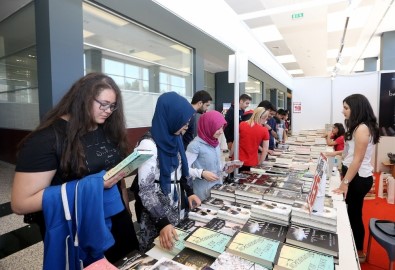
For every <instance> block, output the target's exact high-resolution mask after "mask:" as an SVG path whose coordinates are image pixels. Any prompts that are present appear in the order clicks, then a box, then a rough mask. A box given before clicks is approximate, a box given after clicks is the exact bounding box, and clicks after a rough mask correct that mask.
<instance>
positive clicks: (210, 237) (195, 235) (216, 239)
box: [185, 227, 231, 258]
mask: <svg viewBox="0 0 395 270" xmlns="http://www.w3.org/2000/svg"><path fill="white" fill-rule="evenodd" d="M230 239H231V237H230V236H229V235H226V234H223V233H220V232H216V231H213V230H210V229H207V228H203V227H200V228H197V229H196V230H195V231H194V232H192V233H191V234H190V235H189V236H188V237H187V238H185V247H188V248H191V249H194V250H196V251H199V252H202V253H205V254H208V255H210V256H213V257H215V258H216V257H218V255H219V254H221V253H222V252H224V251H225V247H226V245H227V244H228V242H229V240H230Z"/></svg>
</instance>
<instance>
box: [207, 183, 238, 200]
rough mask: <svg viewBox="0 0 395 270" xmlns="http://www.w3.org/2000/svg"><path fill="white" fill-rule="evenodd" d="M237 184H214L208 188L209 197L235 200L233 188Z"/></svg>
mask: <svg viewBox="0 0 395 270" xmlns="http://www.w3.org/2000/svg"><path fill="white" fill-rule="evenodd" d="M237 186H238V185H236V184H233V183H232V184H224V185H215V186H213V187H212V188H211V190H210V197H212V198H217V199H221V200H224V201H230V202H235V201H236V197H235V190H236V188H237Z"/></svg>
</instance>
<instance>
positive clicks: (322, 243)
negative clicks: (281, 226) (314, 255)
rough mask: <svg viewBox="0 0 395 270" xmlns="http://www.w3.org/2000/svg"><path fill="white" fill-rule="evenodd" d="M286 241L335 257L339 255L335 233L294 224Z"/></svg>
mask: <svg viewBox="0 0 395 270" xmlns="http://www.w3.org/2000/svg"><path fill="white" fill-rule="evenodd" d="M285 242H286V243H288V244H292V245H295V246H299V247H303V248H307V249H311V250H314V251H318V252H321V253H325V254H327V255H331V256H334V257H338V256H339V246H338V238H337V234H335V233H331V232H326V231H323V230H318V229H314V228H310V227H306V226H301V225H294V224H293V225H291V227H290V229H289V231H288V233H287V236H286V241H285Z"/></svg>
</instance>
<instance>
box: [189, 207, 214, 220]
mask: <svg viewBox="0 0 395 270" xmlns="http://www.w3.org/2000/svg"><path fill="white" fill-rule="evenodd" d="M217 215H218V211H217V210H213V209H209V208H204V207H201V206H199V207H195V208H193V209H191V211H190V212H189V214H188V217H189V218H190V219H192V220H196V221H200V222H203V223H207V222H209V221H210V220H212V219H213V218H215V217H217Z"/></svg>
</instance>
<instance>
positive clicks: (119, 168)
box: [103, 150, 153, 181]
mask: <svg viewBox="0 0 395 270" xmlns="http://www.w3.org/2000/svg"><path fill="white" fill-rule="evenodd" d="M152 156H153V155H152V154H151V152H150V151H143V150H134V151H133V152H132V153H131V154H130V155H129V156H127V157H126V158H124V159H123V160H122V161H121V162H120V163H118V165H116V166H115V167H114V168H112V169H111V170H109V171H108V172H106V174H105V175H104V176H103V179H104V181H107V180H108V179H110V178H111V177H113V176H115V175H117V174H120V175H121V176H122V177H126V176H128V175H130V174H131V173H132V172H134V171H135V170H136V169H137V168H138V167H140V165H141V164H143V163H144V162H146V161H147V160H148V159H149V158H151V157H152Z"/></svg>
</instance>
